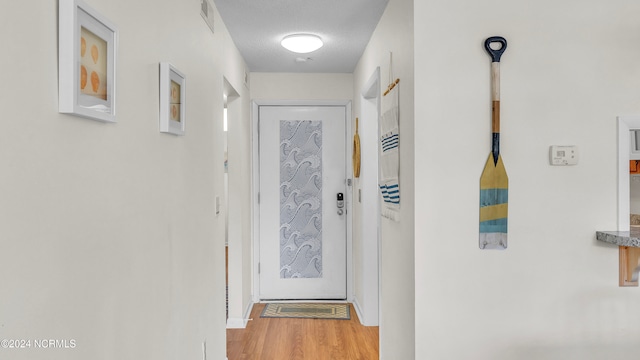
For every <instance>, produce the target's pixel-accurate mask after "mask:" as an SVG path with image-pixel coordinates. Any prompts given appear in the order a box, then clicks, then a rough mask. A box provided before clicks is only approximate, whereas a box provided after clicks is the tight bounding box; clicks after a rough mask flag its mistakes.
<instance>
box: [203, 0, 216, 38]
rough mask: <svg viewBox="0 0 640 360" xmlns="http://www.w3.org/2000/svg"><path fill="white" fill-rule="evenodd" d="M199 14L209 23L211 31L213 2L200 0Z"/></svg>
mask: <svg viewBox="0 0 640 360" xmlns="http://www.w3.org/2000/svg"><path fill="white" fill-rule="evenodd" d="M200 15H202V18H203V19H204V22H206V23H207V25H209V28H210V29H211V32H214V31H213V4H211V0H200Z"/></svg>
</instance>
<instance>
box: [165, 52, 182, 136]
mask: <svg viewBox="0 0 640 360" xmlns="http://www.w3.org/2000/svg"><path fill="white" fill-rule="evenodd" d="M185 84H186V79H185V76H184V74H183V73H181V72H180V71H178V69H176V68H175V67H174V66H173V65H171V64H169V63H167V62H162V63H160V132H165V133H170V134H174V135H184V122H185V116H184V114H185V110H186V108H185V94H186V92H185V91H186V87H185Z"/></svg>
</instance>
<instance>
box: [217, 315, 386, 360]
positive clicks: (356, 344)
mask: <svg viewBox="0 0 640 360" xmlns="http://www.w3.org/2000/svg"><path fill="white" fill-rule="evenodd" d="M264 306H265V304H255V305H254V306H253V311H252V312H251V318H253V320H251V321H249V323H248V324H247V327H246V329H228V330H227V356H228V358H229V360H341V359H342V360H377V359H378V358H379V350H378V327H377V326H362V325H360V321H359V320H358V316H357V315H356V312H355V310H354V309H353V305H350V307H351V320H319V319H272V318H261V317H260V313H262V309H263V308H264Z"/></svg>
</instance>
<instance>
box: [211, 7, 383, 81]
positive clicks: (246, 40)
mask: <svg viewBox="0 0 640 360" xmlns="http://www.w3.org/2000/svg"><path fill="white" fill-rule="evenodd" d="M388 1H389V0H214V2H215V4H216V7H217V8H218V11H219V12H220V15H221V17H222V19H223V20H224V23H225V25H226V27H227V28H228V29H229V33H230V34H231V38H232V39H233V41H234V43H235V44H236V46H237V47H238V49H239V50H240V53H241V54H242V56H243V57H244V59H245V61H246V63H247V66H248V67H249V70H250V71H253V72H303V73H304V72H308V73H351V72H353V70H354V69H355V66H356V64H357V63H358V60H359V59H360V56H361V55H362V52H363V51H364V49H365V47H366V46H367V43H368V42H369V38H370V37H371V34H372V32H373V30H374V29H375V28H376V25H377V24H378V21H379V20H380V17H381V16H382V13H383V12H384V9H385V7H386V6H387V2H388ZM293 33H310V34H315V35H318V36H320V37H321V38H322V40H323V41H324V46H323V47H322V48H320V49H319V50H316V51H314V52H311V53H308V54H296V53H292V52H290V51H288V50H286V49H284V48H283V47H282V46H281V45H280V41H281V40H282V38H283V37H285V36H286V35H290V34H293ZM297 58H302V59H307V58H309V59H307V61H296V59H297Z"/></svg>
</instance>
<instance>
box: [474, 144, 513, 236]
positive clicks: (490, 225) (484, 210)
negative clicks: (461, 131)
mask: <svg viewBox="0 0 640 360" xmlns="http://www.w3.org/2000/svg"><path fill="white" fill-rule="evenodd" d="M508 203H509V177H508V176H507V171H506V169H505V168H504V163H503V162H502V157H501V156H498V162H497V163H496V164H494V162H493V154H492V153H490V154H489V158H488V159H487V163H486V164H485V166H484V170H483V171H482V176H481V177H480V239H479V246H480V248H481V249H506V248H507V218H508Z"/></svg>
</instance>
